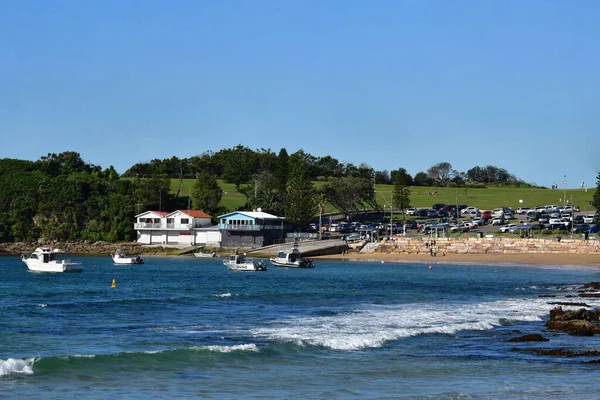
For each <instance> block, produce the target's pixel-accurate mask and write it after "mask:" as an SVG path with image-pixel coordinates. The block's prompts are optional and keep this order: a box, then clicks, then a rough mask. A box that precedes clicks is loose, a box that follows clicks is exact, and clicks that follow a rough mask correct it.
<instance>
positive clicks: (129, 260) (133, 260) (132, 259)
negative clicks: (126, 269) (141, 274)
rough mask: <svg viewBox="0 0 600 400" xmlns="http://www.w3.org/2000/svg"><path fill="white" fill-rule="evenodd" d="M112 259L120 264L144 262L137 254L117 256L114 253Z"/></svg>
mask: <svg viewBox="0 0 600 400" xmlns="http://www.w3.org/2000/svg"><path fill="white" fill-rule="evenodd" d="M112 259H113V262H114V263H115V264H122V265H132V264H143V263H144V259H143V258H141V257H139V256H137V257H119V256H116V255H113V256H112Z"/></svg>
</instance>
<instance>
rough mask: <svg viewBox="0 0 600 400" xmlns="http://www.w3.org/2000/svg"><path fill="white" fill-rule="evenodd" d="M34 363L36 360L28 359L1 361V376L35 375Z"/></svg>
mask: <svg viewBox="0 0 600 400" xmlns="http://www.w3.org/2000/svg"><path fill="white" fill-rule="evenodd" d="M34 362H35V358H27V359H25V360H21V359H18V358H9V359H8V360H0V376H6V375H11V374H27V375H30V374H33V363H34Z"/></svg>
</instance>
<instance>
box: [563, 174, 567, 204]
mask: <svg viewBox="0 0 600 400" xmlns="http://www.w3.org/2000/svg"><path fill="white" fill-rule="evenodd" d="M563 184H564V185H565V190H564V195H563V202H564V204H563V205H564V206H566V205H567V176H566V175H565V176H564V178H563Z"/></svg>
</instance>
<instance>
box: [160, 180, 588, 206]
mask: <svg viewBox="0 0 600 400" xmlns="http://www.w3.org/2000/svg"><path fill="white" fill-rule="evenodd" d="M194 182H195V179H184V180H183V193H182V195H184V196H187V195H188V194H189V193H191V189H192V186H193V185H194ZM219 185H220V186H221V189H223V192H224V194H223V199H222V200H221V204H222V205H223V206H225V207H227V209H229V210H235V209H236V208H237V207H240V206H243V205H244V204H245V203H246V198H245V197H244V195H242V194H241V193H238V192H237V191H236V189H235V185H233V184H231V183H226V182H223V181H219ZM178 189H179V179H172V180H171V190H172V192H173V193H177V190H178ZM375 190H376V195H377V202H378V203H379V204H381V205H382V206H383V205H386V207H389V202H391V200H392V198H391V195H392V192H393V190H394V187H393V186H392V185H375ZM410 190H411V196H410V199H411V206H413V207H417V208H421V207H428V208H431V206H432V205H433V204H435V203H445V204H449V203H450V204H456V203H457V197H458V204H466V205H468V206H474V207H479V208H480V209H481V210H491V209H494V208H497V207H512V208H513V209H515V210H516V209H517V208H518V207H535V206H539V205H545V204H556V205H563V204H564V200H563V197H564V190H563V189H557V190H550V189H538V188H505V187H490V188H485V189H464V188H458V189H455V188H443V187H442V188H437V187H425V186H413V187H411V188H410ZM435 191H437V194H436V195H430V194H429V193H433V192H435ZM595 191H596V189H588V191H587V192H586V191H585V190H584V189H568V190H567V191H566V194H567V200H568V201H569V204H571V197H572V198H573V204H575V205H576V206H579V207H580V208H581V211H592V210H594V208H593V207H591V206H590V205H589V202H590V201H591V200H592V199H593V197H594V192H595ZM519 200H523V202H522V203H521V202H519ZM325 212H326V213H328V212H335V209H334V208H333V207H332V206H331V205H329V206H327V207H326V209H325Z"/></svg>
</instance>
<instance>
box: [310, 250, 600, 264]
mask: <svg viewBox="0 0 600 400" xmlns="http://www.w3.org/2000/svg"><path fill="white" fill-rule="evenodd" d="M310 258H311V259H314V260H340V261H364V262H367V261H382V262H398V263H410V262H416V263H423V264H427V263H429V264H455V263H469V264H477V265H488V264H510V265H528V266H535V265H547V266H569V267H596V268H600V254H597V253H596V254H571V253H552V254H539V253H538V254H535V253H517V254H515V253H511V254H503V253H488V254H446V255H445V256H444V255H438V256H431V255H429V254H400V253H376V252H375V253H348V254H331V255H326V256H315V257H310Z"/></svg>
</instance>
